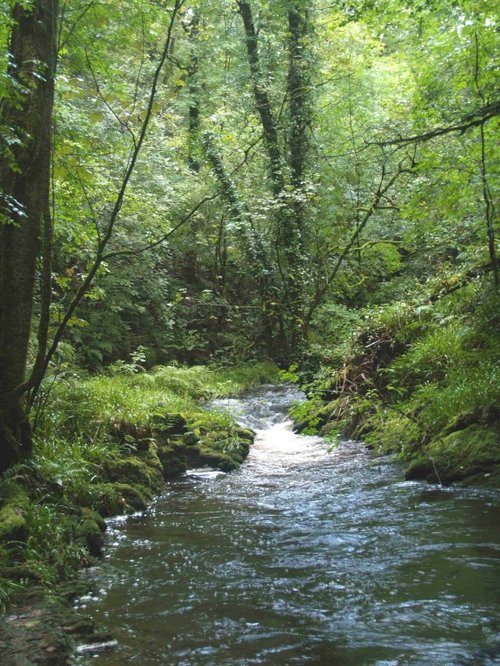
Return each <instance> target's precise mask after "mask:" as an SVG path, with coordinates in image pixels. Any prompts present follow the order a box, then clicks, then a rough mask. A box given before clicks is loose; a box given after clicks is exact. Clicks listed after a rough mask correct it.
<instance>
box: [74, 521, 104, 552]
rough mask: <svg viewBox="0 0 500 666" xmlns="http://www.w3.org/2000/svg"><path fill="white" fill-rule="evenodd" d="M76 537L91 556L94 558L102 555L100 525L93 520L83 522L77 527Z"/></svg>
mask: <svg viewBox="0 0 500 666" xmlns="http://www.w3.org/2000/svg"><path fill="white" fill-rule="evenodd" d="M76 537H77V539H78V540H80V542H83V543H84V544H85V545H86V546H87V548H88V550H89V552H90V554H91V555H94V556H95V557H99V556H100V555H102V551H103V548H104V537H103V533H102V530H101V528H100V525H99V524H98V523H97V522H96V521H95V520H91V519H85V520H83V521H82V522H81V523H80V524H79V525H78V528H77V530H76Z"/></svg>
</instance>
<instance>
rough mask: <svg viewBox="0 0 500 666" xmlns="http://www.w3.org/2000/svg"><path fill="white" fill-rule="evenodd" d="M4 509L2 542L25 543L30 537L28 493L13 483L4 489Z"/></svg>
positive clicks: (1, 512)
mask: <svg viewBox="0 0 500 666" xmlns="http://www.w3.org/2000/svg"><path fill="white" fill-rule="evenodd" d="M3 491H4V492H3V507H2V509H0V542H2V541H3V542H7V541H24V540H25V539H26V538H27V536H28V527H27V524H26V517H25V514H26V511H27V510H28V507H29V499H28V495H27V493H26V491H25V490H24V489H23V488H21V486H19V485H18V484H17V483H14V482H12V481H10V482H8V483H5V484H4V488H3Z"/></svg>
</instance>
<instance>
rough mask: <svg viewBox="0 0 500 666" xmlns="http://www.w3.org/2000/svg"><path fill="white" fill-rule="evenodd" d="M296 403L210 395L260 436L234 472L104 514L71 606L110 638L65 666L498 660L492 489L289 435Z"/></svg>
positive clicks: (280, 391)
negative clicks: (110, 644) (432, 480)
mask: <svg viewBox="0 0 500 666" xmlns="http://www.w3.org/2000/svg"><path fill="white" fill-rule="evenodd" d="M297 399H300V394H299V393H298V392H297V391H296V390H295V389H292V388H289V387H285V386H281V387H262V388H261V389H260V390H258V391H256V392H254V393H252V395H248V396H247V397H244V398H238V399H226V400H220V401H215V402H214V403H212V404H211V406H210V408H211V409H223V410H230V412H231V413H232V414H233V415H234V416H235V417H236V418H237V420H238V421H239V422H240V423H242V424H244V425H245V426H247V427H250V428H252V429H254V430H255V431H256V433H257V437H256V441H255V444H254V446H253V447H252V448H251V452H250V455H249V457H248V459H247V461H246V462H245V463H244V464H243V466H242V467H241V468H240V469H239V470H238V471H236V472H233V473H231V474H223V473H220V472H214V471H206V470H201V471H200V470H198V471H197V470H194V471H191V472H189V473H188V474H186V475H185V476H183V477H182V478H180V479H178V480H175V481H173V482H171V483H170V484H169V485H168V488H167V489H166V491H165V492H164V493H163V494H162V495H161V496H160V497H158V498H157V499H156V501H155V502H154V503H153V505H151V506H150V508H149V509H148V510H147V511H146V512H144V513H141V514H135V515H133V516H131V517H127V518H126V517H122V518H116V519H112V520H111V521H109V529H108V536H107V539H108V545H107V550H106V553H107V554H106V558H105V560H104V562H103V563H102V564H101V565H100V566H99V567H98V568H97V569H96V570H95V571H94V572H93V573H92V574H91V575H93V576H94V577H95V580H96V587H97V590H98V591H97V592H96V594H95V595H94V596H89V597H86V598H84V599H82V600H80V607H82V608H84V609H85V612H87V613H89V614H90V615H91V616H92V617H93V618H94V619H95V621H96V623H97V625H98V627H99V629H102V628H104V629H106V630H109V631H110V632H111V633H112V634H113V636H114V638H116V640H117V641H118V647H117V648H116V649H115V650H113V651H110V652H105V653H102V654H99V655H95V656H92V657H84V656H80V657H76V658H75V660H74V662H73V663H74V664H90V663H92V664H97V665H98V666H101V665H102V666H122V665H123V664H137V665H138V666H149V665H153V664H163V665H168V666H196V665H204V666H208V665H210V666H229V665H235V666H236V665H238V666H241V665H247V664H270V665H274V664H322V665H324V666H335V665H337V664H338V665H340V666H365V665H374V666H403V665H404V666H406V665H412V666H413V665H414V666H417V665H418V666H455V665H457V666H491V665H495V664H497V665H498V664H500V613H499V607H500V604H499V602H500V533H499V526H500V497H499V494H498V493H495V492H494V491H487V490H481V489H460V488H456V489H453V488H440V487H437V486H431V485H427V484H424V483H418V482H405V481H404V480H403V471H402V469H401V467H399V466H398V465H397V464H394V463H393V462H390V461H389V460H388V459H385V458H373V457H372V456H371V455H370V454H369V452H368V451H367V450H366V449H365V447H363V446H362V445H361V444H360V443H356V442H350V441H345V442H341V444H340V446H339V447H337V448H335V449H333V450H330V449H329V447H328V446H327V444H325V443H324V442H323V441H322V440H321V439H320V438H317V437H304V436H298V435H295V434H294V433H293V432H292V425H291V422H290V420H289V419H288V417H287V416H286V410H287V407H288V406H289V405H290V404H291V402H292V401H293V400H297ZM89 575H90V574H89Z"/></svg>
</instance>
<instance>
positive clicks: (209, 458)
mask: <svg viewBox="0 0 500 666" xmlns="http://www.w3.org/2000/svg"><path fill="white" fill-rule="evenodd" d="M197 449H198V461H199V462H198V464H199V465H207V466H208V467H213V468H215V469H220V470H221V471H223V472H232V471H233V470H235V469H237V468H238V467H239V464H238V463H237V462H236V461H235V460H234V459H233V458H231V456H229V455H227V454H226V453H222V451H214V450H213V449H210V448H208V447H206V446H198V447H197Z"/></svg>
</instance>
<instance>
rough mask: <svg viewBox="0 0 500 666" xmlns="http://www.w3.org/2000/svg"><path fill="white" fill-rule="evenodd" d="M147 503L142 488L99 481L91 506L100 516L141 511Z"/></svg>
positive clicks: (146, 497)
mask: <svg viewBox="0 0 500 666" xmlns="http://www.w3.org/2000/svg"><path fill="white" fill-rule="evenodd" d="M147 505H148V496H147V494H146V493H145V492H144V489H143V488H138V487H137V486H132V485H130V484H127V483H101V484H98V485H97V486H96V493H95V497H94V500H93V506H92V508H93V509H95V510H96V511H98V512H99V513H100V514H101V515H102V516H104V517H109V516H117V515H121V514H124V513H132V512H133V511H142V510H144V509H145V508H146V507H147Z"/></svg>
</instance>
